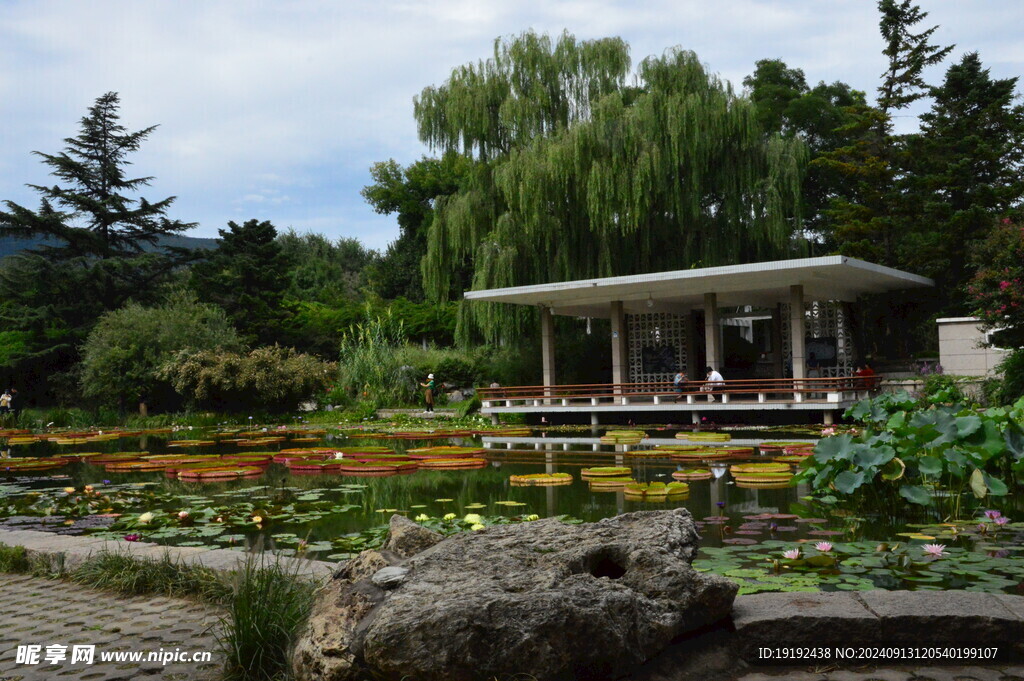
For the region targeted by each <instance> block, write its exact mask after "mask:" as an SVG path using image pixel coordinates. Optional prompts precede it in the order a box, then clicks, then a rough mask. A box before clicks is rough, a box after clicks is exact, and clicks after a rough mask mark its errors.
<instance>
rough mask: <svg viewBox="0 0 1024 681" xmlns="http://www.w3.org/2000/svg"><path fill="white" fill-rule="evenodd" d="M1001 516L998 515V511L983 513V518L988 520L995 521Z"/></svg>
mask: <svg viewBox="0 0 1024 681" xmlns="http://www.w3.org/2000/svg"><path fill="white" fill-rule="evenodd" d="M1001 515H1003V514H1002V513H1000V512H999V511H993V510H988V511H985V517H986V518H988V519H989V520H995V519H996V518H998V517H1000V516H1001Z"/></svg>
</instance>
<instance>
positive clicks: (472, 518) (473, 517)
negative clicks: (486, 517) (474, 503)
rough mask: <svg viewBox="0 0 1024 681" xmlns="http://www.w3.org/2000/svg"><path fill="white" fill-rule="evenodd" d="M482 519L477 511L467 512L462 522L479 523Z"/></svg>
mask: <svg viewBox="0 0 1024 681" xmlns="http://www.w3.org/2000/svg"><path fill="white" fill-rule="evenodd" d="M481 520H482V519H481V518H480V516H479V515H477V514H476V513H467V514H466V517H465V518H463V519H462V522H464V523H469V524H470V525H477V524H479V522H480V521H481Z"/></svg>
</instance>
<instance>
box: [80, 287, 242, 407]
mask: <svg viewBox="0 0 1024 681" xmlns="http://www.w3.org/2000/svg"><path fill="white" fill-rule="evenodd" d="M241 347H242V344H241V341H240V340H239V338H238V334H237V333H236V332H235V329H234V328H233V327H232V326H231V323H230V322H229V321H228V319H227V316H226V315H225V313H224V311H223V310H222V309H220V308H219V307H217V306H215V305H204V304H202V303H199V302H197V301H196V299H195V297H194V296H193V295H192V294H190V293H176V294H173V295H172V296H171V297H170V298H169V299H168V300H167V302H165V303H164V304H163V305H160V306H159V307H143V306H141V305H139V304H138V303H129V304H127V305H125V306H124V307H122V308H121V309H119V310H114V311H113V312H108V313H106V314H105V315H103V316H102V317H100V320H99V322H98V323H97V324H96V327H95V328H94V329H93V330H92V332H91V333H90V334H89V337H88V338H87V339H86V341H85V344H84V345H83V346H82V372H81V378H80V380H81V388H82V393H83V394H84V395H85V396H86V397H88V398H90V403H91V404H94V405H99V406H116V407H119V408H120V409H122V410H124V408H125V407H127V406H128V405H134V404H136V403H138V402H140V401H144V402H152V400H153V399H154V398H156V399H158V400H159V398H160V397H161V396H162V397H164V399H166V398H167V397H170V396H173V393H171V392H170V390H168V386H167V385H166V383H165V382H162V381H161V380H160V379H159V378H158V375H157V374H158V372H159V369H160V368H161V367H162V366H163V365H164V364H165V363H166V362H167V361H168V360H170V359H171V358H172V357H174V355H175V354H177V353H179V352H198V351H203V350H238V349H240V348H241Z"/></svg>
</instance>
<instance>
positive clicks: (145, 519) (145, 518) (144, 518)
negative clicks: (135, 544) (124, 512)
mask: <svg viewBox="0 0 1024 681" xmlns="http://www.w3.org/2000/svg"><path fill="white" fill-rule="evenodd" d="M153 518H154V516H153V513H152V512H150V511H146V512H145V513H143V514H142V515H140V516H139V524H140V525H146V524H148V523H149V522H150V521H151V520H153Z"/></svg>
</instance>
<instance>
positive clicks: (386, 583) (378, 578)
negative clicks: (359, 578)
mask: <svg viewBox="0 0 1024 681" xmlns="http://www.w3.org/2000/svg"><path fill="white" fill-rule="evenodd" d="M407 574H409V568H405V567H401V566H398V565H393V566H391V567H386V568H381V569H380V570H377V571H376V572H374V573H373V577H371V578H370V581H371V582H373V583H374V585H375V586H379V587H380V588H382V589H385V590H386V589H394V588H395V587H397V586H399V585H401V584H402V583H403V582H405V576H406V575H407Z"/></svg>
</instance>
